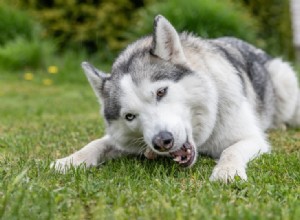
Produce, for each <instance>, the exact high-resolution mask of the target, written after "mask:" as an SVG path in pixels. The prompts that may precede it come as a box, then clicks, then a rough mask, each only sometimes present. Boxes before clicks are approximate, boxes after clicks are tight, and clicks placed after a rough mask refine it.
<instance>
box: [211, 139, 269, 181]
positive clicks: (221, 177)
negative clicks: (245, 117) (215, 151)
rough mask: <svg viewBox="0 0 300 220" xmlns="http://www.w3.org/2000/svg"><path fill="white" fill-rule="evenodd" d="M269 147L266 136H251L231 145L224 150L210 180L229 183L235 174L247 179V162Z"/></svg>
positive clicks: (266, 150)
mask: <svg viewBox="0 0 300 220" xmlns="http://www.w3.org/2000/svg"><path fill="white" fill-rule="evenodd" d="M269 149H270V147H269V144H268V143H267V142H266V141H265V140H264V138H249V139H245V140H241V141H239V142H237V143H235V144H233V145H231V146H230V147H228V148H226V149H225V150H224V151H223V152H222V154H221V157H220V160H219V161H218V163H217V165H216V166H215V168H214V169H213V173H212V175H211V176H210V180H211V181H222V182H226V183H228V182H230V181H232V180H234V177H235V176H239V177H240V178H241V179H242V180H247V174H246V167H247V163H248V162H249V161H250V160H252V159H254V158H255V157H257V156H258V155H260V154H262V153H265V152H268V151H269Z"/></svg>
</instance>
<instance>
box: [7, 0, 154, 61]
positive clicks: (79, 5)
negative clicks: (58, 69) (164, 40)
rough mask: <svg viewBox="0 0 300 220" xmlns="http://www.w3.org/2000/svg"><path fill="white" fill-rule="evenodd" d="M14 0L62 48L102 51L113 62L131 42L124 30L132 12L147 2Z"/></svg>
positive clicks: (128, 24) (116, 0)
mask: <svg viewBox="0 0 300 220" xmlns="http://www.w3.org/2000/svg"><path fill="white" fill-rule="evenodd" d="M6 1H9V0H6ZM11 1H13V3H14V4H16V5H19V6H20V7H23V8H25V9H29V10H31V12H33V14H34V15H35V16H36V17H37V18H38V19H39V21H41V23H42V25H43V26H44V27H45V35H46V36H51V37H55V38H56V39H57V40H58V43H59V44H60V46H62V47H63V48H65V47H70V46H71V47H72V48H75V49H82V48H85V49H87V50H88V51H89V52H96V51H99V50H100V51H101V54H102V57H101V58H102V60H110V61H111V59H112V58H113V57H114V56H115V53H116V52H117V51H119V50H121V49H122V48H123V47H124V46H125V45H126V44H127V42H128V41H127V38H126V36H125V35H124V33H125V30H127V29H128V28H129V27H130V24H131V22H132V16H131V15H132V14H133V13H134V11H135V10H136V9H137V8H140V7H141V6H143V5H144V0H138V1H132V0H89V1H80V0H10V2H11ZM145 1H147V0H145ZM148 1H149V0H148ZM148 1H147V2H148ZM149 2H151V1H149Z"/></svg>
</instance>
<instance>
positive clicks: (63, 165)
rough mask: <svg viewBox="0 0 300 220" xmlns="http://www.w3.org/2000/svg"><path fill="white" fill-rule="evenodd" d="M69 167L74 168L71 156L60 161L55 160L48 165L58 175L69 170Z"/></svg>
mask: <svg viewBox="0 0 300 220" xmlns="http://www.w3.org/2000/svg"><path fill="white" fill-rule="evenodd" d="M71 166H74V163H73V157H71V156H69V157H65V158H62V159H57V160H56V161H55V162H52V163H51V164H50V168H52V169H55V170H56V171H58V172H60V173H65V172H66V171H67V170H69V169H70V168H71ZM75 166H76V165H75Z"/></svg>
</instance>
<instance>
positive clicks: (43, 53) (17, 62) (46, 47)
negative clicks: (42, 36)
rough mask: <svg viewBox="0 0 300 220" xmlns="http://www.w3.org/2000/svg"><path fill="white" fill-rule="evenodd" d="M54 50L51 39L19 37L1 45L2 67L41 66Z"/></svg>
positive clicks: (0, 60)
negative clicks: (41, 39)
mask: <svg viewBox="0 0 300 220" xmlns="http://www.w3.org/2000/svg"><path fill="white" fill-rule="evenodd" d="M53 52H54V45H53V44H52V43H50V42H49V41H39V40H38V39H34V40H27V39H25V38H23V37H18V38H15V39H14V40H11V41H9V42H7V43H6V44H5V45H3V46H2V47H0V67H1V68H4V69H12V70H15V69H21V68H37V67H41V66H43V65H45V62H46V60H47V59H48V57H50V56H51V55H53Z"/></svg>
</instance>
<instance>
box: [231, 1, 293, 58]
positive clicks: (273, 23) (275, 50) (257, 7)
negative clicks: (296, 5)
mask: <svg viewBox="0 0 300 220" xmlns="http://www.w3.org/2000/svg"><path fill="white" fill-rule="evenodd" d="M235 1H238V2H243V3H244V4H245V5H246V6H247V8H248V9H249V11H250V12H251V13H252V14H253V15H254V16H255V17H256V18H257V20H258V21H259V22H260V23H261V28H260V30H259V36H260V37H261V38H263V39H266V47H267V50H268V51H270V52H271V53H272V54H273V55H284V56H285V57H287V58H290V59H292V58H294V55H295V54H294V53H295V51H294V48H293V42H292V25H291V15H290V3H289V2H290V1H288V0H251V1H250V0H243V1H240V0H235Z"/></svg>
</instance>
